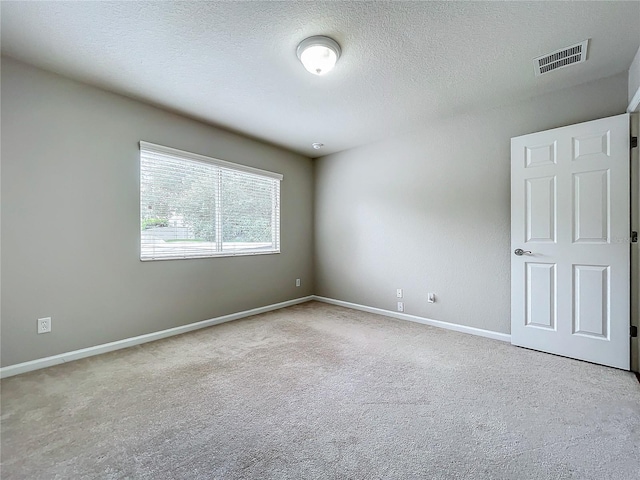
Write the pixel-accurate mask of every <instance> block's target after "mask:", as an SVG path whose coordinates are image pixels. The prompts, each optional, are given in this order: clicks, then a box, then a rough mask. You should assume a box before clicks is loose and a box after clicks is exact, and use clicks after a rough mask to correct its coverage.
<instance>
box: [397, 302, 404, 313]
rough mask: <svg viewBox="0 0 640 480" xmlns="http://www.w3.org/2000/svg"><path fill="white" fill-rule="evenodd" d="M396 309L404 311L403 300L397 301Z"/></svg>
mask: <svg viewBox="0 0 640 480" xmlns="http://www.w3.org/2000/svg"><path fill="white" fill-rule="evenodd" d="M398 311H399V312H404V302H398Z"/></svg>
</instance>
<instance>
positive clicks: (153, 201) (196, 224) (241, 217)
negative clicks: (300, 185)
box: [140, 142, 282, 260]
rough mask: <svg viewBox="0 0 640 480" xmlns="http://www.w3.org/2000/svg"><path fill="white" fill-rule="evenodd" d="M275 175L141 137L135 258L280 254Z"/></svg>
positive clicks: (156, 258)
mask: <svg viewBox="0 0 640 480" xmlns="http://www.w3.org/2000/svg"><path fill="white" fill-rule="evenodd" d="M281 180H282V175H280V174H278V173H272V172H267V171H265V170H259V169H256V168H252V167H247V166H244V165H238V164H235V163H231V162H225V161H224V160H218V159H215V158H209V157H205V156H202V155H198V154H195V153H189V152H184V151H181V150H176V149H173V148H169V147H163V146H160V145H154V144H151V143H147V142H140V259H141V260H167V259H176V258H201V257H217V256H227V255H255V254H265V253H279V252H280V181H281Z"/></svg>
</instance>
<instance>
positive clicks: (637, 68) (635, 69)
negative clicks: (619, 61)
mask: <svg viewBox="0 0 640 480" xmlns="http://www.w3.org/2000/svg"><path fill="white" fill-rule="evenodd" d="M639 88H640V48H638V51H637V52H636V56H635V57H634V59H633V62H632V63H631V66H630V67H629V93H628V102H627V103H631V99H632V98H633V96H634V95H635V94H636V92H637V91H638V89H639Z"/></svg>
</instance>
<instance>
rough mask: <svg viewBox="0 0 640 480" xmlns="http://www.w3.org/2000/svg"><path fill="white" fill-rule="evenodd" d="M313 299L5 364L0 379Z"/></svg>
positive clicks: (256, 309) (296, 300) (293, 301)
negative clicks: (13, 363) (14, 363)
mask: <svg viewBox="0 0 640 480" xmlns="http://www.w3.org/2000/svg"><path fill="white" fill-rule="evenodd" d="M313 298H314V297H313V295H311V296H308V297H301V298H295V299H293V300H288V301H286V302H281V303H274V304H273V305H267V306H265V307H259V308H254V309H251V310H245V311H243V312H238V313H232V314H229V315H223V316H222V317H216V318H211V319H209V320H203V321H201V322H195V323H190V324H188V325H183V326H180V327H175V328H169V329H167V330H161V331H159V332H154V333H147V334H145V335H139V336H137V337H131V338H125V339H124V340H118V341H116V342H110V343H104V344H102V345H96V346H95V347H89V348H82V349H80V350H74V351H72V352H68V353H61V354H59V355H53V356H51V357H45V358H39V359H37V360H31V361H29V362H24V363H18V364H16V365H9V366H7V367H3V368H0V378H6V377H12V376H14V375H19V374H21V373H26V372H31V371H33V370H39V369H41V368H46V367H51V366H53V365H60V364H62V363H66V362H70V361H72V360H79V359H81V358H86V357H92V356H94V355H100V354H101V353H107V352H113V351H114V350H120V349H122V348H127V347H133V346H134V345H140V344H143V343H147V342H153V341H155V340H160V339H162V338H167V337H173V336H174V335H180V334H182V333H186V332H191V331H193V330H199V329H201V328H206V327H210V326H212V325H218V324H220V323H225V322H231V321H232V320H238V319H240V318H245V317H250V316H252V315H258V314H260V313H265V312H270V311H272V310H278V309H280V308H285V307H290V306H292V305H297V304H299V303H304V302H308V301H310V300H313Z"/></svg>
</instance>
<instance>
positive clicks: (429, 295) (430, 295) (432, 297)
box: [427, 292, 436, 303]
mask: <svg viewBox="0 0 640 480" xmlns="http://www.w3.org/2000/svg"><path fill="white" fill-rule="evenodd" d="M427 302H429V303H436V294H435V293H433V292H429V293H427Z"/></svg>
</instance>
